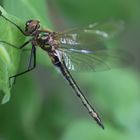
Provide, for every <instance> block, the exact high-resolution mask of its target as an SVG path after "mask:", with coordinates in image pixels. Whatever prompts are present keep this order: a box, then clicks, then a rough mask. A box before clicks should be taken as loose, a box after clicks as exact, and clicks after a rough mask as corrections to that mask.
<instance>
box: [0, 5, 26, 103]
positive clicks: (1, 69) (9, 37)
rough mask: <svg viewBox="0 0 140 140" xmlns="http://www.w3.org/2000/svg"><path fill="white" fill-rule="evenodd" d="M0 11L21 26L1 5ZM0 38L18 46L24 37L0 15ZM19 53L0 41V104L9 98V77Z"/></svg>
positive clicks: (18, 59)
mask: <svg viewBox="0 0 140 140" xmlns="http://www.w3.org/2000/svg"><path fill="white" fill-rule="evenodd" d="M0 11H1V12H2V15H4V16H5V17H6V18H8V19H10V20H12V21H13V22H15V23H16V24H18V25H19V26H20V27H22V26H23V24H22V23H21V22H20V21H19V20H18V19H16V18H15V17H12V16H10V15H9V14H7V13H6V12H5V11H4V9H3V8H2V7H0ZM0 40H1V41H6V42H8V43H10V44H13V45H15V46H20V45H21V44H23V42H24V40H25V37H24V36H23V35H22V33H21V32H20V31H19V30H18V29H17V28H16V27H15V26H14V25H12V24H11V23H9V22H8V21H6V20H5V19H4V18H3V17H2V16H0ZM20 54H21V51H20V50H18V49H16V48H13V47H11V46H10V45H6V44H4V43H0V91H1V92H2V93H4V97H3V99H2V104H4V103H6V102H7V101H8V100H9V99H10V87H9V77H10V76H11V75H14V74H15V73H16V71H17V69H18V66H19V61H20Z"/></svg>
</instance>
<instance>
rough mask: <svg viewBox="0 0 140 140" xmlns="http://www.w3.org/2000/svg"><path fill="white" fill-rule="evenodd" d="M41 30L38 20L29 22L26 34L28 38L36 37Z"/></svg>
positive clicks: (26, 26) (26, 25)
mask: <svg viewBox="0 0 140 140" xmlns="http://www.w3.org/2000/svg"><path fill="white" fill-rule="evenodd" d="M39 28H40V24H39V21H38V20H28V21H27V22H26V24H25V34H26V35H28V36H34V35H35V34H36V33H37V32H38V29H39Z"/></svg>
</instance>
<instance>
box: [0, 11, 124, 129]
mask: <svg viewBox="0 0 140 140" xmlns="http://www.w3.org/2000/svg"><path fill="white" fill-rule="evenodd" d="M0 16H1V18H4V19H5V20H6V21H8V22H10V23H11V24H12V25H13V26H15V28H17V29H18V30H19V31H20V32H21V33H22V34H23V35H25V36H27V37H30V39H29V40H28V41H26V42H25V43H24V44H22V45H21V46H19V47H17V46H15V45H13V44H10V43H8V42H6V41H0V42H1V43H5V44H8V45H10V46H12V47H14V48H17V49H23V48H25V47H26V46H27V45H28V44H31V55H30V58H29V64H28V68H27V70H26V71H23V72H20V73H17V74H15V75H12V76H11V77H9V79H12V78H16V77H18V76H20V75H23V74H25V73H27V72H29V71H31V70H33V69H34V68H35V67H36V47H37V46H38V47H40V48H41V49H42V50H44V51H46V52H47V54H48V56H49V58H50V59H51V62H52V64H53V65H54V66H55V67H57V69H59V70H60V72H61V74H62V75H63V76H64V78H65V79H66V81H68V83H69V85H70V86H71V87H72V89H73V90H74V92H75V93H76V95H77V96H78V97H79V98H80V99H81V101H82V103H83V105H84V106H85V108H86V109H87V110H88V112H89V114H90V115H91V117H92V118H94V120H95V121H96V122H97V124H98V125H99V126H100V127H101V128H103V129H104V125H103V122H102V120H101V118H100V116H99V114H98V112H97V111H96V110H95V108H94V107H93V106H92V105H91V103H90V102H89V101H88V99H87V98H86V96H85V95H84V93H83V91H82V90H81V89H80V87H79V86H78V84H77V83H76V81H75V80H74V78H73V77H72V74H71V72H70V71H88V70H93V71H100V70H101V71H102V70H103V71H104V70H109V69H111V68H112V67H114V66H117V65H118V64H119V61H120V60H123V61H125V57H124V56H125V55H124V53H123V52H122V51H120V50H119V51H118V50H115V51H114V49H108V48H107V47H106V45H105V41H106V40H108V39H110V38H112V37H113V36H114V35H115V34H116V33H118V32H119V31H120V30H121V29H122V22H120V21H119V22H114V21H106V22H102V23H95V24H90V25H88V26H86V27H80V28H73V29H70V30H66V31H63V32H54V31H51V30H49V29H42V28H41V25H40V22H39V21H38V20H28V21H27V22H26V23H25V29H24V30H23V29H21V28H20V27H19V26H18V25H17V24H16V23H14V22H13V21H12V20H10V19H8V18H7V17H6V16H4V15H3V14H2V12H1V13H0ZM32 64H33V65H32Z"/></svg>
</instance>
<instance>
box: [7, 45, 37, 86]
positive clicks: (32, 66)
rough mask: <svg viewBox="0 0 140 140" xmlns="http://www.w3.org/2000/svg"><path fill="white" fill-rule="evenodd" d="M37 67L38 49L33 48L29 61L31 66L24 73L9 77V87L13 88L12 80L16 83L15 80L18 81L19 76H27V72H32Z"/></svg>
mask: <svg viewBox="0 0 140 140" xmlns="http://www.w3.org/2000/svg"><path fill="white" fill-rule="evenodd" d="M32 63H33V64H32ZM35 67H36V48H35V46H32V49H31V54H30V59H29V64H28V69H27V70H25V71H23V72H20V73H18V74H15V75H13V76H10V77H9V86H10V87H11V79H13V78H14V83H15V80H16V78H17V77H18V76H21V75H23V74H25V73H27V72H30V71H32V70H33V69H34V68H35Z"/></svg>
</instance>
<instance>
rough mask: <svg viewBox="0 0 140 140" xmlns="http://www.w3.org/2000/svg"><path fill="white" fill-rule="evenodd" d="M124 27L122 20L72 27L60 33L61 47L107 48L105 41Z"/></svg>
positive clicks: (82, 48) (93, 49) (90, 49)
mask: <svg viewBox="0 0 140 140" xmlns="http://www.w3.org/2000/svg"><path fill="white" fill-rule="evenodd" d="M122 29H123V22H122V21H119V22H115V21H108V22H102V23H95V24H90V25H88V26H87V27H83V28H75V29H71V30H68V31H64V32H62V33H58V34H59V35H58V40H59V42H60V46H59V47H61V48H65V49H68V50H73V49H75V50H88V51H95V50H103V49H106V46H105V41H107V40H108V39H110V38H111V37H113V36H114V35H115V34H117V33H118V32H120V31H121V30H122Z"/></svg>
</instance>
